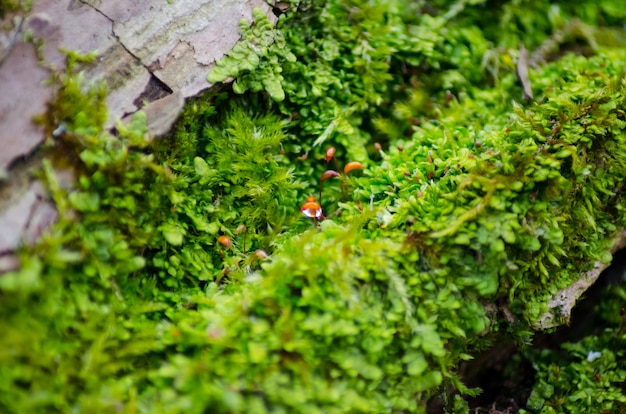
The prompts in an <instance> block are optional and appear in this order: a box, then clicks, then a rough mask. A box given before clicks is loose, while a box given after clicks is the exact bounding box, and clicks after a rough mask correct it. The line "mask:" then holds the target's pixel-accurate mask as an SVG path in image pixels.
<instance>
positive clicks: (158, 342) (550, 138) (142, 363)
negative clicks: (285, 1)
mask: <svg viewBox="0 0 626 414" xmlns="http://www.w3.org/2000/svg"><path fill="white" fill-rule="evenodd" d="M479 3H480V2H471V1H468V2H458V3H456V4H455V6H453V7H452V8H450V9H448V8H445V7H442V6H441V5H440V4H439V2H428V3H426V2H418V3H415V2H404V1H397V2H387V1H385V2H374V3H372V2H367V3H365V2H359V1H353V2H351V3H349V4H346V3H345V2H338V1H337V2H335V1H330V2H321V1H307V2H302V3H298V4H296V3H293V4H292V7H293V10H292V12H291V14H288V15H286V17H283V18H282V19H281V21H280V22H279V26H278V28H277V29H275V28H272V27H270V26H269V25H268V23H267V19H266V18H264V17H263V16H261V15H260V14H259V13H258V12H256V13H255V16H256V19H257V21H256V22H255V24H254V25H253V26H252V28H242V31H243V34H244V43H242V44H241V46H238V48H236V49H235V51H236V52H237V53H235V52H233V55H231V57H230V58H228V59H227V60H225V61H224V63H222V64H220V65H219V66H218V69H217V72H213V73H212V74H211V75H209V76H210V77H211V79H212V80H215V81H217V80H219V79H221V78H223V77H224V76H229V75H236V76H238V83H237V86H236V87H235V92H243V91H244V90H245V91H246V94H244V95H243V96H241V97H236V96H234V95H230V94H228V93H213V94H212V95H208V96H205V97H200V98H197V99H195V100H193V101H192V102H190V103H189V104H188V106H187V107H186V109H185V113H184V117H183V120H182V121H181V122H180V123H179V124H178V126H177V127H176V129H175V131H174V133H173V134H172V136H171V137H169V138H167V139H163V140H161V141H157V142H156V143H153V144H150V143H149V142H148V141H147V140H146V139H145V119H144V117H143V116H142V115H141V114H138V115H137V117H136V118H135V120H134V121H133V122H132V123H131V124H129V125H127V126H118V128H117V132H116V134H111V133H110V132H107V131H103V130H102V125H103V119H104V118H103V117H104V113H103V108H104V107H103V102H104V95H103V93H102V92H101V91H100V90H98V89H96V90H95V91H94V90H92V91H85V90H83V89H82V87H81V84H80V77H77V76H76V75H73V74H71V73H68V74H66V75H65V76H61V77H59V79H58V81H59V94H58V97H57V100H56V101H55V102H54V103H52V104H51V105H50V112H49V116H48V117H46V118H45V120H46V125H47V126H48V131H49V132H50V134H51V136H52V137H54V139H53V140H52V141H53V143H54V147H55V148H60V149H62V150H63V152H64V153H65V154H67V153H71V154H74V155H75V157H74V159H73V161H74V165H75V167H76V168H75V171H76V175H77V176H78V179H77V183H76V186H75V187H74V188H72V189H66V188H64V187H62V186H61V185H60V184H59V183H58V180H57V179H56V175H55V173H54V171H53V168H52V165H53V164H55V163H58V162H59V161H58V157H52V158H51V161H47V162H46V163H44V164H43V166H42V167H43V168H42V177H43V178H44V180H45V181H46V182H47V184H48V187H49V188H50V191H51V194H52V196H53V198H54V200H55V202H56V204H57V206H58V208H59V211H60V220H59V223H57V224H56V225H55V226H54V227H53V228H52V229H51V230H50V232H49V233H48V234H47V235H45V236H44V237H42V239H41V240H40V241H39V243H38V244H37V245H36V246H34V247H32V248H24V250H23V252H22V254H21V258H22V263H23V267H22V269H21V270H20V271H18V272H14V273H10V274H7V275H4V276H2V277H1V278H0V289H1V290H2V297H1V299H0V300H1V303H0V329H1V330H2V332H3V336H2V339H0V349H3V350H6V351H4V352H2V353H0V409H1V410H4V411H7V412H68V411H89V412H109V411H110V412H113V411H115V412H118V411H120V410H123V411H128V412H137V411H140V412H153V413H158V412H167V413H175V412H206V411H207V410H209V411H211V412H259V413H260V412H268V411H272V412H307V413H310V412H400V411H402V412H404V411H408V412H424V411H425V409H426V404H427V402H428V400H429V399H431V398H432V397H434V396H437V395H439V396H446V395H447V394H446V393H447V392H448V391H450V390H456V391H460V392H461V393H463V394H469V395H471V394H474V393H476V392H477V390H472V389H468V388H467V387H466V386H465V385H463V382H462V380H461V379H460V378H458V377H457V375H456V374H455V370H456V368H457V366H458V364H459V363H460V361H462V360H466V359H470V358H471V354H472V352H474V351H475V350H480V349H485V348H487V347H489V346H490V339H491V338H492V335H493V334H495V333H498V334H502V333H505V334H510V335H513V336H515V337H517V338H522V339H525V340H527V339H528V338H529V336H530V334H531V331H530V326H531V325H532V323H533V322H534V321H535V320H536V319H537V318H538V317H539V315H540V314H541V313H542V312H544V311H546V310H547V309H546V303H547V300H548V298H549V296H550V295H551V294H553V293H554V292H556V290H557V289H559V288H561V287H563V286H565V285H567V284H568V283H570V282H571V281H573V280H574V278H575V277H577V276H578V275H580V274H581V272H582V271H584V270H586V268H587V267H589V266H591V264H592V263H593V261H594V260H610V254H609V253H608V252H609V248H610V245H611V243H612V239H613V237H614V236H615V234H616V232H617V231H618V229H620V228H622V227H623V226H624V214H623V211H624V198H623V196H622V193H623V189H622V182H623V181H624V178H626V163H625V160H626V157H625V156H626V143H625V142H624V139H625V137H626V134H625V132H624V130H625V129H626V122H625V121H624V115H625V114H624V107H625V106H626V105H625V102H624V99H625V98H624V96H625V92H626V85H625V84H624V81H623V79H624V74H623V71H622V67H623V66H624V63H625V62H626V54H624V52H623V51H621V50H615V49H610V48H605V47H604V46H602V45H601V44H598V45H596V51H597V55H596V56H593V57H589V58H585V57H580V56H575V55H567V56H565V57H564V58H563V59H560V60H558V61H556V62H553V63H550V64H548V65H545V66H542V67H539V68H537V69H534V70H533V71H532V72H531V78H532V81H533V88H534V93H535V96H537V97H538V98H537V102H535V103H532V104H528V105H526V106H525V107H522V106H521V105H519V104H516V103H514V102H513V101H514V100H516V99H518V98H519V96H520V95H521V88H520V87H519V86H517V85H516V81H515V75H514V73H513V69H514V65H513V64H512V61H513V58H514V57H515V55H516V53H517V52H516V50H517V45H515V49H508V48H507V46H510V45H508V44H507V42H509V41H511V40H510V39H509V38H505V39H503V40H502V43H499V42H498V39H495V38H493V37H491V34H492V33H495V30H496V28H497V27H501V26H502V25H504V26H506V25H507V24H509V23H507V20H506V19H509V20H510V19H511V16H510V15H507V14H503V16H504V17H503V18H502V19H501V20H498V19H494V21H493V23H492V24H484V21H483V19H482V17H481V13H480V11H481V9H480V7H482V6H481V5H480V4H479ZM585 4H586V3H585ZM590 4H591V3H590ZM530 6H532V7H531V9H532V10H536V11H537V13H536V14H533V16H534V17H532V16H530V17H529V18H534V19H535V20H536V22H537V23H541V24H538V25H532V24H522V25H521V26H519V27H518V31H517V32H516V34H517V35H519V36H531V32H530V28H531V27H543V28H544V30H539V31H536V32H532V39H533V41H532V42H529V44H539V43H540V42H541V41H542V39H546V38H547V37H548V36H550V35H551V31H552V30H556V28H557V23H558V21H559V20H558V19H556V20H555V19H552V20H550V18H547V17H546V16H548V17H549V16H551V15H550V14H549V13H548V11H549V10H552V13H553V14H554V13H556V12H555V10H556V11H559V13H561V14H559V16H561V17H562V18H566V17H571V16H572V13H573V11H571V10H569V9H568V7H567V6H564V7H563V8H561V9H554V8H549V7H548V4H547V3H546V2H543V1H533V2H530ZM500 7H501V9H502V10H513V9H515V7H518V3H516V2H511V3H505V4H503V5H502V6H500ZM584 10H587V9H586V8H584ZM607 10H609V9H606V7H605V8H602V9H601V13H609V12H608V11H607ZM539 11H541V13H540V12H539ZM602 15H603V14H602ZM507 16H508V17H507ZM598 16H599V15H595V17H594V18H596V19H599V17H598ZM580 17H581V18H589V17H588V16H587V15H581V16H580ZM590 22H591V23H594V21H590ZM596 22H597V21H596ZM526 23H527V22H526ZM499 25H500V26H499ZM483 26H485V29H484V30H483V29H481V27H483ZM504 26H502V27H504ZM607 30H612V29H610V28H609V29H607ZM283 40H284V43H283ZM496 45H498V46H500V48H497V47H496ZM259 48H260V49H259ZM258 50H261V53H257V52H258ZM252 54H256V56H257V59H256V60H254V59H253V60H252V63H253V65H252V66H250V67H247V66H245V65H244V66H242V65H241V62H239V61H240V60H241V59H248V60H250V56H251V55H252ZM278 68H280V71H279V70H278ZM231 70H233V71H235V72H232V71H231ZM220 71H221V72H220ZM278 88H280V89H281V90H282V91H283V93H284V99H277V97H278V94H277V93H276V91H277V90H278ZM263 90H266V91H267V93H265V92H263ZM227 101H228V103H227ZM61 125H62V127H61ZM376 143H378V145H376ZM327 145H333V146H335V147H336V148H337V154H338V155H340V156H341V157H345V159H350V160H354V161H359V162H361V163H362V164H364V165H365V166H366V169H365V171H364V172H363V174H362V175H361V176H355V177H351V178H350V179H345V181H344V185H345V188H346V189H348V190H349V191H347V193H348V194H349V196H348V197H346V198H345V200H344V199H343V197H342V195H341V194H340V192H339V191H337V189H336V188H335V191H334V192H333V191H329V192H328V193H325V197H324V206H325V209H326V215H327V216H328V217H329V219H327V220H326V221H323V222H322V223H321V224H320V225H319V227H318V226H317V225H315V224H314V223H312V222H310V221H307V219H306V218H304V217H302V216H301V214H300V212H298V209H299V208H300V205H301V204H302V203H303V202H304V200H305V199H306V196H308V195H311V194H315V193H317V190H318V188H319V180H318V179H317V177H319V176H320V174H321V173H322V171H324V170H326V169H328V166H327V165H326V164H325V162H324V161H323V154H324V151H325V150H326V146H327ZM307 151H308V158H307V157H303V156H302V155H303V153H304V154H306V153H307ZM342 161H344V160H342ZM336 187H337V186H336ZM326 188H327V189H329V190H332V189H333V186H332V185H326ZM77 218H79V220H77ZM242 226H245V231H241V229H243V228H244V227H242ZM224 237H227V238H228V239H224ZM225 240H228V242H225ZM244 246H245V247H244ZM259 249H262V250H263V251H264V252H266V253H270V257H269V258H264V257H263V256H264V254H255V253H253V252H254V251H256V250H259ZM494 305H498V306H500V308H501V309H503V312H505V307H506V309H507V310H506V312H507V313H506V315H507V316H508V319H507V318H505V317H504V316H503V315H500V314H499V313H497V312H493V313H488V312H487V309H488V308H491V309H494V308H497V307H496V306H494ZM508 310H510V312H508ZM511 316H512V317H514V318H515V321H514V322H511V320H510V318H511ZM605 339H606V338H604V339H602V338H601V337H599V339H597V341H599V342H597V344H596V343H595V342H594V346H598V347H600V346H604V345H602V344H606V340H605ZM606 355H609V354H608V353H607V354H606ZM618 356H619V355H618ZM616 361H617V359H616ZM546 366H548V365H546ZM619 367H620V366H619V363H618V362H616V363H615V365H614V366H611V369H613V368H615V372H618V371H619V369H621V368H619ZM616 375H617V374H616ZM542 378H543V377H542ZM545 378H550V379H546V380H545V381H544V382H547V381H550V382H552V381H557V379H554V378H551V377H549V376H546V377H545ZM611 378H613V377H611ZM614 378H617V380H619V378H621V377H619V376H618V375H617V376H615V377H614ZM611 381H612V380H611ZM553 386H554V387H556V385H554V384H553ZM537 395H539V396H540V397H541V398H544V400H546V398H549V397H546V396H545V393H544V392H543V391H541V390H539V391H537ZM542 396H543V397H542ZM622 397H623V395H621V391H620V390H617V389H616V388H615V389H612V390H611V398H612V399H613V401H617V402H619V401H621V399H622ZM448 400H449V401H451V402H450V404H449V406H446V409H448V410H456V411H458V412H463V410H465V409H467V404H466V403H465V402H464V401H463V399H462V397H460V396H458V395H457V396H456V397H455V398H454V399H448ZM537 406H538V405H537Z"/></svg>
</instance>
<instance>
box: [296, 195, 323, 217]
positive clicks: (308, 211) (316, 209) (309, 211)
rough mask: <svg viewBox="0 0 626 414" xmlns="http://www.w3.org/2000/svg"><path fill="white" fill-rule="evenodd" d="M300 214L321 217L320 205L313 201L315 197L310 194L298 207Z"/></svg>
mask: <svg viewBox="0 0 626 414" xmlns="http://www.w3.org/2000/svg"><path fill="white" fill-rule="evenodd" d="M300 210H301V211H302V214H304V215H305V216H307V217H308V218H320V217H322V207H321V206H320V205H319V204H318V203H317V201H315V197H313V196H310V197H309V198H308V199H307V201H306V203H304V204H302V208H301V209H300Z"/></svg>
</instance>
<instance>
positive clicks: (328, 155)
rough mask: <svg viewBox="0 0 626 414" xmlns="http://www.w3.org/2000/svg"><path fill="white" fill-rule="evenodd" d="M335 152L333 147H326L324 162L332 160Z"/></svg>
mask: <svg viewBox="0 0 626 414" xmlns="http://www.w3.org/2000/svg"><path fill="white" fill-rule="evenodd" d="M335 151H336V149H335V147H328V149H327V150H326V162H328V161H330V160H331V159H333V157H334V156H335Z"/></svg>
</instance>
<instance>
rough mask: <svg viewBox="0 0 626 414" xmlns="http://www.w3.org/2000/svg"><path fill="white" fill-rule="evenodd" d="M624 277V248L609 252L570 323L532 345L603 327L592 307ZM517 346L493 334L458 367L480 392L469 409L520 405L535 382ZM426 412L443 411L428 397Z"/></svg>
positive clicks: (556, 343)
mask: <svg viewBox="0 0 626 414" xmlns="http://www.w3.org/2000/svg"><path fill="white" fill-rule="evenodd" d="M625 280H626V249H623V250H620V251H618V252H617V253H615V254H614V256H613V262H612V263H611V265H610V266H609V267H608V268H607V269H606V270H605V271H604V272H603V273H602V274H601V275H600V277H599V278H598V280H597V281H596V283H595V284H594V285H593V286H592V287H591V288H590V289H589V290H587V292H585V295H584V296H583V297H582V298H581V299H580V300H579V302H578V303H577V305H576V307H575V308H574V309H573V312H572V317H571V323H570V324H569V325H567V326H562V327H560V328H557V329H556V330H554V331H552V332H550V333H537V334H535V335H534V337H533V340H532V344H531V346H532V347H533V348H534V349H559V348H560V346H561V345H562V344H563V343H565V342H577V341H579V340H581V339H583V338H584V337H586V336H589V335H596V334H599V333H601V332H602V331H603V330H604V329H605V328H607V324H606V321H605V320H604V319H603V318H602V317H601V316H600V315H599V314H598V313H597V312H595V311H594V307H596V305H597V304H598V303H599V301H600V300H601V297H602V293H603V292H604V291H605V290H606V289H611V288H612V287H613V286H616V285H617V284H619V283H622V282H624V281H625ZM519 350H520V349H519V348H518V347H517V346H516V344H515V342H514V340H513V339H512V338H507V337H506V336H504V335H502V336H501V337H496V338H495V339H494V341H493V346H492V348H491V349H489V350H488V351H486V352H483V353H481V354H478V355H475V358H474V359H473V360H472V361H468V362H465V363H463V364H461V366H460V367H459V374H460V375H461V377H462V379H463V382H464V383H465V384H466V385H468V386H469V387H478V388H480V389H482V393H481V394H480V395H478V396H476V397H473V398H468V399H467V400H468V402H469V405H470V412H472V413H489V414H501V413H502V414H503V413H506V414H513V413H517V412H518V411H519V409H520V408H524V407H525V404H526V400H527V399H528V396H529V395H530V392H531V390H532V387H533V385H534V383H535V372H534V369H533V367H532V365H531V363H530V362H529V361H528V360H526V359H524V358H523V357H521V355H520V354H519V353H518V351H519ZM432 403H433V404H430V405H429V413H436V412H439V413H441V412H443V405H442V404H441V402H438V403H437V402H436V401H432Z"/></svg>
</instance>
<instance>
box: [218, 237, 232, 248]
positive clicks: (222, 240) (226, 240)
mask: <svg viewBox="0 0 626 414" xmlns="http://www.w3.org/2000/svg"><path fill="white" fill-rule="evenodd" d="M217 242H218V243H219V244H221V245H222V246H224V247H226V248H229V247H230V245H231V242H230V237H228V236H220V237H218V238H217Z"/></svg>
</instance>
